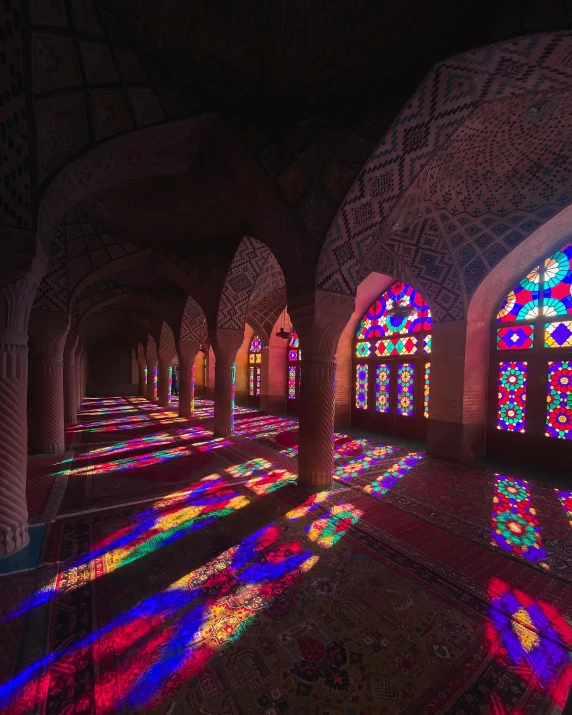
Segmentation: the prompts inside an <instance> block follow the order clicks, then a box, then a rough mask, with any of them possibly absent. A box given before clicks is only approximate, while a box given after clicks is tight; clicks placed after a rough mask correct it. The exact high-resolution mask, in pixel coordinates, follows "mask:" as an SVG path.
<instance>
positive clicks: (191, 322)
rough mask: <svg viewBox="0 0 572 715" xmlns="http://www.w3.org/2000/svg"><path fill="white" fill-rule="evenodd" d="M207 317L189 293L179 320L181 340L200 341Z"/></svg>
mask: <svg viewBox="0 0 572 715" xmlns="http://www.w3.org/2000/svg"><path fill="white" fill-rule="evenodd" d="M206 322H207V319H206V317H205V314H204V312H203V309H202V308H201V307H200V305H199V304H198V303H197V302H196V300H194V299H193V298H191V296H190V295H189V296H188V297H187V301H186V303H185V310H184V312H183V319H182V320H181V332H180V340H181V342H196V343H200V342H201V340H202V338H203V332H204V330H205V329H206Z"/></svg>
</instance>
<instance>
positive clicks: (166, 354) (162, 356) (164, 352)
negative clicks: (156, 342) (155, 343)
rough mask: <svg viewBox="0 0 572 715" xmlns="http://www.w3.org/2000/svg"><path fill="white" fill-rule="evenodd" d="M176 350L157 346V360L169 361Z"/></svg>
mask: <svg viewBox="0 0 572 715" xmlns="http://www.w3.org/2000/svg"><path fill="white" fill-rule="evenodd" d="M176 354H177V351H176V350H175V349H174V348H159V350H157V360H159V361H162V362H171V360H172V359H173V358H174V357H175V355H176Z"/></svg>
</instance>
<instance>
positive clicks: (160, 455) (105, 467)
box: [57, 445, 192, 477]
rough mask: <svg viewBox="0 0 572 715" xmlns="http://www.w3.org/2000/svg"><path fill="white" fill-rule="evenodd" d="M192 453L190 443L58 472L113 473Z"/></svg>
mask: <svg viewBox="0 0 572 715" xmlns="http://www.w3.org/2000/svg"><path fill="white" fill-rule="evenodd" d="M190 454H192V449H191V447H190V446H188V445H183V446H181V447H173V448H172V449H163V450H159V451H157V452H152V453H151V454H142V455H139V456H137V457H125V458H124V459H116V460H114V461H111V462H103V463H102V464H86V465H84V466H83V467H75V468H73V469H63V470H62V471H61V472H57V473H58V474H62V475H64V476H66V477H70V476H78V475H86V474H89V475H94V474H103V473H105V474H111V473H112V472H119V471H126V470H128V469H141V468H142V467H149V466H151V465H152V464H159V462H165V461H167V460H169V459H177V458H179V457H187V456H189V455H190Z"/></svg>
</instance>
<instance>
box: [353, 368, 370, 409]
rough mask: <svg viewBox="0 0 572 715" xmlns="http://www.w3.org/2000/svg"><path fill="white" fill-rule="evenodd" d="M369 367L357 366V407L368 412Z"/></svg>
mask: <svg viewBox="0 0 572 715" xmlns="http://www.w3.org/2000/svg"><path fill="white" fill-rule="evenodd" d="M367 378H368V366H367V365H365V364H362V365H357V366H356V407H357V408H358V410H367V384H368V380H367Z"/></svg>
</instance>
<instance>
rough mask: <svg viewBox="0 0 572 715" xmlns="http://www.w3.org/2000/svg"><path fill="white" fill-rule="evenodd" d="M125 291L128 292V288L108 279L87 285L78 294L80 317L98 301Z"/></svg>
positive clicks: (122, 293) (101, 301)
mask: <svg viewBox="0 0 572 715" xmlns="http://www.w3.org/2000/svg"><path fill="white" fill-rule="evenodd" d="M126 293H129V288H127V287H126V286H121V285H117V284H116V283H110V282H108V281H98V282H97V283H93V284H92V285H90V286H87V287H86V288H84V289H83V290H82V291H81V292H80V293H79V295H78V305H77V309H78V313H79V317H80V319H81V317H82V316H84V315H85V314H86V313H87V312H88V310H91V309H92V308H93V307H94V306H96V305H98V304H99V303H103V302H104V301H107V300H109V299H110V298H114V297H116V296H119V295H125V294H126Z"/></svg>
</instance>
